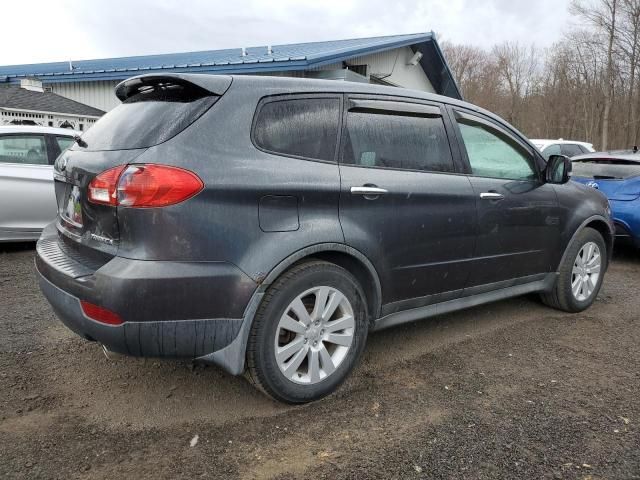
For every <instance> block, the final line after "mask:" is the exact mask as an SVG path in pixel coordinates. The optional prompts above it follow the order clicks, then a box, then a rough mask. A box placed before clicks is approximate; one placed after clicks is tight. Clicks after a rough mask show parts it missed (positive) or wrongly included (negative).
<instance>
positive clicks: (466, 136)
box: [458, 119, 537, 180]
mask: <svg viewBox="0 0 640 480" xmlns="http://www.w3.org/2000/svg"><path fill="white" fill-rule="evenodd" d="M458 124H459V126H460V132H461V133H462V138H463V140H464V144H465V147H466V149H467V156H468V157H469V163H470V164H471V171H472V172H473V174H474V175H477V176H479V177H491V178H504V179H511V180H530V179H535V178H537V175H536V173H535V170H534V169H533V167H532V166H531V164H530V163H529V158H530V155H529V154H528V153H527V152H526V150H525V149H524V148H523V147H521V146H520V144H518V143H517V142H515V141H514V140H512V139H511V138H509V137H508V136H507V135H505V134H503V133H501V132H500V131H499V130H497V129H493V128H491V127H488V126H486V125H484V124H482V123H475V122H472V121H468V120H464V119H459V120H458Z"/></svg>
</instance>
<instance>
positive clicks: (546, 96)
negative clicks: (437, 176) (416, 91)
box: [443, 0, 640, 150]
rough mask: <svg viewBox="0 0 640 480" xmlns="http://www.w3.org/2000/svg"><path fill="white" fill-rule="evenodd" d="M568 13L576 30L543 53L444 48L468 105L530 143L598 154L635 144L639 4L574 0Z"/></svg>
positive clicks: (522, 48)
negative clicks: (549, 141)
mask: <svg viewBox="0 0 640 480" xmlns="http://www.w3.org/2000/svg"><path fill="white" fill-rule="evenodd" d="M570 12H571V14H572V16H573V17H574V19H575V20H577V22H576V25H579V26H576V27H573V28H571V29H569V30H568V31H567V32H566V33H565V34H564V35H563V37H562V39H561V40H560V41H558V42H557V43H556V44H554V45H553V46H552V47H550V48H546V49H540V48H538V47H536V46H535V45H523V44H520V43H517V42H505V43H502V44H499V45H495V46H494V47H493V48H491V49H482V48H478V47H474V46H470V45H456V44H452V43H448V42H444V44H443V50H444V53H445V56H446V58H447V61H448V62H449V65H450V67H451V70H452V71H453V74H454V75H455V77H456V80H457V82H458V85H459V86H460V89H461V90H462V94H463V96H464V98H465V100H467V101H469V102H471V103H475V104H476V105H479V106H482V107H484V108H486V109H488V110H491V111H493V112H495V113H497V114H498V115H500V116H502V117H503V118H505V119H506V120H507V121H509V122H510V123H512V124H513V125H514V126H516V127H517V128H519V129H520V130H521V131H522V132H523V133H524V134H525V135H527V136H528V137H529V138H553V139H555V138H564V139H572V140H582V141H588V142H590V143H593V144H594V146H595V148H596V149H599V150H607V149H621V148H624V149H627V148H631V147H632V146H633V145H638V142H639V141H640V119H639V118H638V113H639V112H640V69H639V67H640V0H574V1H573V2H572V3H571V6H570ZM550 14H552V13H550Z"/></svg>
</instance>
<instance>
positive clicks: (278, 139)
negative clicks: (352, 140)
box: [253, 98, 340, 161]
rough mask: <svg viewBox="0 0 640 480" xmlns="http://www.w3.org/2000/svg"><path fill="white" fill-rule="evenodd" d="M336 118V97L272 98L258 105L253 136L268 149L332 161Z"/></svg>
mask: <svg viewBox="0 0 640 480" xmlns="http://www.w3.org/2000/svg"><path fill="white" fill-rule="evenodd" d="M339 119H340V99H338V98H300V99H290V100H278V101H273V102H269V103H265V104H264V105H263V106H262V108H261V109H260V112H259V113H258V118H257V119H256V123H255V128H254V131H253V138H254V141H255V143H256V145H257V146H258V147H260V148H263V149H265V150H268V151H270V152H274V153H282V154H285V155H293V156H296V157H306V158H314V159H318V160H329V161H333V159H334V155H335V151H336V143H337V141H338V125H339Z"/></svg>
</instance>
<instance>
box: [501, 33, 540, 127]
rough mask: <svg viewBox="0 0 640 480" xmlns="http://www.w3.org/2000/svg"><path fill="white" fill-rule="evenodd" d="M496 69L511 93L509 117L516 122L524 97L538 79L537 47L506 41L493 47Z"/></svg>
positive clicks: (509, 93)
mask: <svg viewBox="0 0 640 480" xmlns="http://www.w3.org/2000/svg"><path fill="white" fill-rule="evenodd" d="M492 54H493V57H494V60H495V66H496V70H497V72H498V75H499V78H500V80H501V81H502V82H503V84H504V86H505V87H506V89H507V92H508V95H509V112H508V115H507V119H508V120H509V121H510V122H512V123H516V122H517V121H518V119H519V116H520V113H521V107H522V99H523V98H525V97H526V96H528V95H529V94H530V93H531V91H532V89H533V86H534V84H535V81H536V75H535V74H536V70H537V65H538V63H537V57H536V50H535V47H534V46H533V45H532V46H531V47H524V46H522V45H519V44H518V43H510V42H506V43H503V44H501V45H496V46H495V47H493V50H492Z"/></svg>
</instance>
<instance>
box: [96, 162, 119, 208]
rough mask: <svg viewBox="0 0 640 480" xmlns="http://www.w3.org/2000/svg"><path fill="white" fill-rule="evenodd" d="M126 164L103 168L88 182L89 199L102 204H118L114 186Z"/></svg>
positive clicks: (116, 184)
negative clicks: (102, 170) (107, 168)
mask: <svg viewBox="0 0 640 480" xmlns="http://www.w3.org/2000/svg"><path fill="white" fill-rule="evenodd" d="M125 167H126V165H120V166H117V167H114V168H110V169H109V170H105V171H104V172H102V173H101V174H100V175H98V176H97V177H95V178H94V179H93V180H91V183H89V201H90V202H92V203H100V204H102V205H111V206H114V207H115V206H116V205H118V197H117V191H116V188H117V187H118V179H119V178H120V174H121V173H122V171H123V170H124V169H125Z"/></svg>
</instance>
